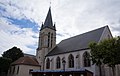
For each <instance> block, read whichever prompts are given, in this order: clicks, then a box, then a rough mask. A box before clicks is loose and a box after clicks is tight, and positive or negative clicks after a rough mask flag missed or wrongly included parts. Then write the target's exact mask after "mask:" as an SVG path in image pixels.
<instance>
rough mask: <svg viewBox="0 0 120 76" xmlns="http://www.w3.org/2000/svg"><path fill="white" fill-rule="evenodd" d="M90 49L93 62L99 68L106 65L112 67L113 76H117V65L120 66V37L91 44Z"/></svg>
mask: <svg viewBox="0 0 120 76" xmlns="http://www.w3.org/2000/svg"><path fill="white" fill-rule="evenodd" d="M90 48H91V58H92V61H93V62H94V63H95V64H97V65H98V66H100V65H101V64H102V63H104V64H107V65H108V66H110V67H112V71H113V76H115V65H117V64H120V60H119V59H120V37H117V38H111V39H106V40H103V41H101V42H100V43H91V44H90ZM100 73H101V69H100ZM100 76H101V74H100Z"/></svg>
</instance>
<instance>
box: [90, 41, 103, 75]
mask: <svg viewBox="0 0 120 76" xmlns="http://www.w3.org/2000/svg"><path fill="white" fill-rule="evenodd" d="M89 47H90V49H91V52H90V53H91V59H92V62H93V64H96V65H97V66H98V67H99V72H100V73H99V76H102V72H101V65H102V63H103V59H104V57H103V53H104V51H103V48H102V46H100V44H97V43H95V42H93V43H90V45H89Z"/></svg>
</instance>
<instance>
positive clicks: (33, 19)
mask: <svg viewBox="0 0 120 76" xmlns="http://www.w3.org/2000/svg"><path fill="white" fill-rule="evenodd" d="M49 3H50V1H48V0H31V1H30V0H14V1H13V0H0V36H1V38H0V43H2V44H1V45H0V48H1V50H2V51H0V54H1V53H2V52H3V51H5V50H7V49H9V48H11V47H12V46H15V45H16V46H18V47H19V48H21V49H22V50H23V51H24V52H26V53H31V54H33V53H34V54H35V50H36V48H37V43H38V34H39V33H38V32H39V29H40V27H41V23H42V22H44V20H45V17H46V15H47V12H48V9H49V5H50V4H49ZM119 6H120V1H119V0H99V1H98V0H54V1H53V0H52V4H51V8H52V9H51V10H52V17H53V22H56V28H57V43H59V42H60V41H61V40H63V39H66V38H69V37H72V36H75V35H78V34H81V33H84V32H87V31H90V30H93V29H96V28H99V27H101V26H105V25H109V26H110V29H111V30H112V33H113V35H114V36H115V35H120V31H119V30H120V29H119V27H120V22H119V19H120V11H119V10H120V8H119Z"/></svg>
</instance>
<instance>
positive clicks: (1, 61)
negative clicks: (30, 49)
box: [0, 57, 12, 76]
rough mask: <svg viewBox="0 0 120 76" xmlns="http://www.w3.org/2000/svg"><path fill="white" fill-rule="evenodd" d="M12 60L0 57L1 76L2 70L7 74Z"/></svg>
mask: <svg viewBox="0 0 120 76" xmlns="http://www.w3.org/2000/svg"><path fill="white" fill-rule="evenodd" d="M11 62H12V60H11V59H10V58H4V57H0V76H2V74H1V73H2V72H4V73H6V74H7V71H8V68H9V66H10V64H11Z"/></svg>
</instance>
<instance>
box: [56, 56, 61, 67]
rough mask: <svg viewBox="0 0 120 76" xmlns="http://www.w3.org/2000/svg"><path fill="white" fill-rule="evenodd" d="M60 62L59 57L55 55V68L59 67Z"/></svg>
mask: <svg viewBox="0 0 120 76" xmlns="http://www.w3.org/2000/svg"><path fill="white" fill-rule="evenodd" d="M60 64H61V62H60V57H57V59H56V68H57V69H59V68H60Z"/></svg>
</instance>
